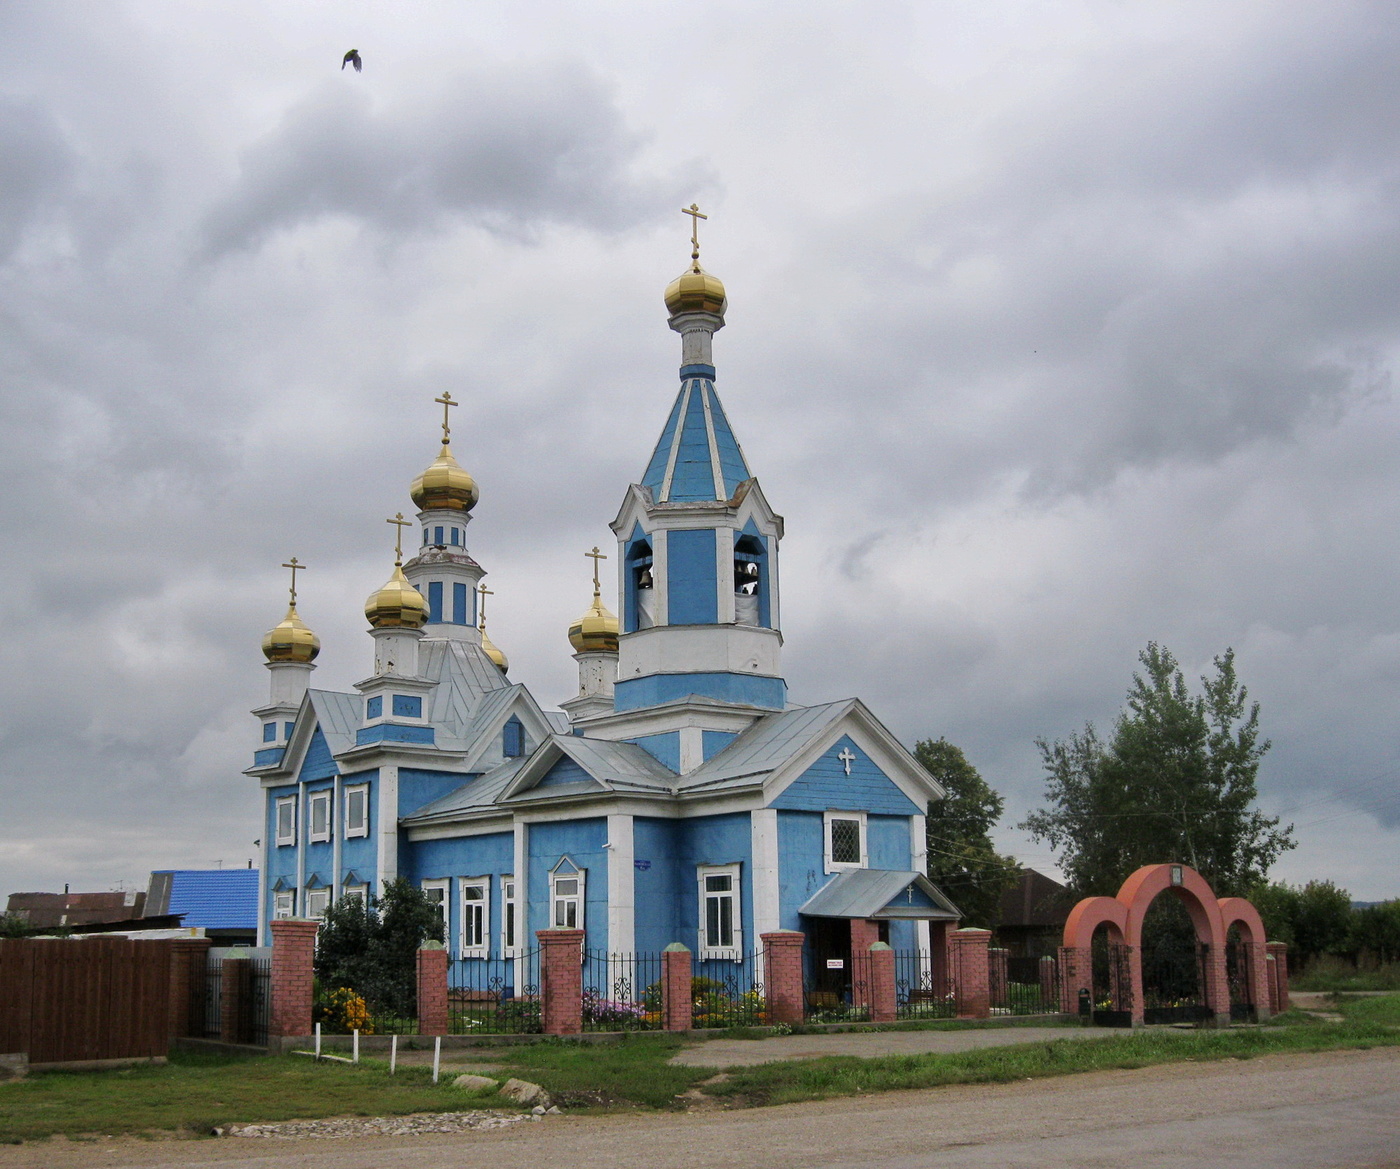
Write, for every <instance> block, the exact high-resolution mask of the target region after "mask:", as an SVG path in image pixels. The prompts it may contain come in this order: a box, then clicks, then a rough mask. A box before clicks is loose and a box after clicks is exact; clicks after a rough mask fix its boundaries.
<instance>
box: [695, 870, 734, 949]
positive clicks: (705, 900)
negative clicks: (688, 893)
mask: <svg viewBox="0 0 1400 1169" xmlns="http://www.w3.org/2000/svg"><path fill="white" fill-rule="evenodd" d="M740 871H741V870H740V866H739V865H737V864H733V865H697V866H696V867H695V884H696V888H697V890H698V894H699V898H700V928H699V931H698V932H699V946H698V947H697V948H698V951H699V954H700V960H701V961H702V962H704V961H706V960H708V959H711V958H732V959H734V960H735V961H737V960H739V959H740V958H742V957H743V956H744V903H743V896H742V893H741V887H740V884H739V879H740ZM707 877H728V878H729V879H730V881H729V889H728V890H727V891H720V892H713V893H712V892H710V891H709V890H708V889H707V888H706V878H707ZM712 899H713V900H715V901H719V900H721V899H727V900H728V901H729V912H730V926H731V929H730V941H729V945H727V946H725V945H711V944H710V937H709V909H710V904H709V903H710V901H711V900H712Z"/></svg>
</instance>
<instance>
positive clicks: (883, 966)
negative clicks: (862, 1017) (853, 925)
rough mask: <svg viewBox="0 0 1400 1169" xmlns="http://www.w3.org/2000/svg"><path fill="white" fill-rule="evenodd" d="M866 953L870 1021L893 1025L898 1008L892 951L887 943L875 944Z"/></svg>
mask: <svg viewBox="0 0 1400 1169" xmlns="http://www.w3.org/2000/svg"><path fill="white" fill-rule="evenodd" d="M866 953H867V955H868V957H869V962H868V964H869V968H870V1021H871V1022H872V1023H893V1022H894V1021H895V1017H896V1013H897V1007H898V1003H897V1002H896V1000H895V989H894V951H893V950H891V949H890V947H889V943H888V942H876V943H875V944H874V945H873V946H871V947H870V949H869V950H867V951H866Z"/></svg>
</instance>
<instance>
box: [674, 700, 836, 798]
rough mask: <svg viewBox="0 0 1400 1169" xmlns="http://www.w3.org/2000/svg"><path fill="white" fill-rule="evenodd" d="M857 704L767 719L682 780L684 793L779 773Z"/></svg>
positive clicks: (826, 706)
mask: <svg viewBox="0 0 1400 1169" xmlns="http://www.w3.org/2000/svg"><path fill="white" fill-rule="evenodd" d="M854 702H855V700H854V699H851V698H847V699H845V700H843V701H841V702H826V703H822V704H821V705H820V706H797V707H793V708H792V709H791V710H784V711H781V712H779V713H777V714H766V715H764V716H763V717H762V718H760V719H758V720H757V721H755V722H754V723H753V725H752V726H749V727H746V728H745V729H744V730H743V731H741V732H740V734H739V737H738V738H737V739H735V740H734V741H733V742H732V743H730V744H729V746H727V747H725V749H724V750H723V751H720V752H719V753H718V754H716V755H713V756H711V757H710V758H709V759H708V760H706V761H705V762H704V763H703V764H701V765H700V766H699V767H697V768H696V769H695V770H694V771H692V772H690V773H689V774H687V775H684V776H682V777H681V780H680V784H681V790H682V791H692V790H695V789H697V788H707V789H709V788H714V787H723V786H726V785H732V784H737V783H738V782H739V781H741V780H752V779H754V778H757V777H761V776H763V775H766V774H767V773H768V772H770V771H774V770H776V769H777V768H779V767H781V766H782V765H783V764H784V763H786V762H787V761H788V760H790V759H791V758H792V757H793V756H794V755H796V754H797V753H798V752H799V751H801V750H802V748H803V747H805V746H807V744H808V743H810V742H811V741H812V740H813V739H815V738H816V737H817V736H818V735H820V734H821V733H822V732H823V731H825V730H826V729H827V728H828V727H829V726H831V724H832V723H834V722H835V721H836V720H837V719H839V718H840V717H841V716H842V715H844V714H846V712H847V711H849V710H850V709H851V707H852V706H853V705H854Z"/></svg>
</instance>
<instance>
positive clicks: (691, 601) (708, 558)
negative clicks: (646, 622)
mask: <svg viewBox="0 0 1400 1169" xmlns="http://www.w3.org/2000/svg"><path fill="white" fill-rule="evenodd" d="M711 498H713V496H712V497H711ZM717 570H718V569H717V565H716V564H715V530H714V529H713V528H693V529H682V530H679V531H671V532H667V533H666V605H667V610H666V611H667V617H666V623H667V624H668V625H713V624H714V623H715V622H716V621H718V620H719V593H718V588H719V585H718V580H717V577H716V573H717Z"/></svg>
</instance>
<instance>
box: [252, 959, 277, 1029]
mask: <svg viewBox="0 0 1400 1169" xmlns="http://www.w3.org/2000/svg"><path fill="white" fill-rule="evenodd" d="M248 967H249V974H250V978H249V981H248V988H249V994H250V995H251V1001H250V1003H249V1004H248V1019H249V1032H250V1040H251V1042H253V1043H256V1044H258V1045H259V1046H262V1047H266V1046H267V1027H268V1023H269V1022H270V1021H271V1018H272V959H271V958H251V959H249V961H248Z"/></svg>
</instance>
